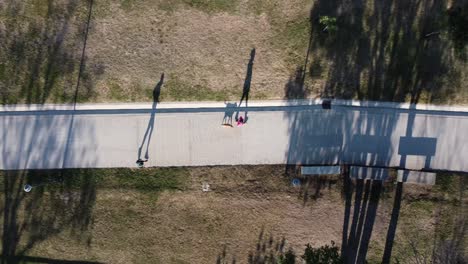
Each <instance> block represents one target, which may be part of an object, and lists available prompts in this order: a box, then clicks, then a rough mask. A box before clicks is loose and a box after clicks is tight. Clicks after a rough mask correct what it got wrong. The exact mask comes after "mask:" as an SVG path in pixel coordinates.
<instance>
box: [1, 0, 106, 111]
mask: <svg viewBox="0 0 468 264" xmlns="http://www.w3.org/2000/svg"><path fill="white" fill-rule="evenodd" d="M3 5H4V10H2V12H4V15H5V17H7V18H8V19H5V20H2V21H3V22H5V23H4V24H3V25H4V26H5V27H4V29H5V30H0V38H1V39H2V41H3V44H4V45H2V48H0V57H2V63H1V64H0V65H1V66H0V88H1V89H0V97H1V99H0V100H1V103H2V104H15V103H27V104H31V103H40V104H42V103H45V102H49V101H50V102H55V103H57V102H60V103H68V102H72V103H74V102H76V101H77V100H87V99H89V98H91V97H92V96H94V92H93V83H94V80H95V79H96V78H98V76H99V75H100V74H102V69H103V67H102V65H98V64H95V65H94V66H93V67H91V68H89V69H87V68H86V67H85V64H84V62H85V49H86V42H87V37H88V31H89V27H90V22H91V12H92V6H93V0H87V1H83V2H77V1H62V2H54V1H49V2H47V3H39V2H38V3H35V4H34V5H41V7H42V8H40V9H37V10H40V11H38V12H34V10H36V8H31V7H29V5H28V4H27V3H26V2H24V1H15V0H11V1H7V2H6V3H4V4H3ZM83 11H85V12H83ZM83 14H86V17H82V16H83ZM80 19H83V20H84V21H85V23H84V24H83V26H79V25H80V22H79V20H80ZM82 41H83V42H82ZM83 43H84V45H83ZM78 51H80V52H78ZM77 74H78V76H79V78H78V81H76V79H75V78H76V75H77ZM80 80H81V81H82V83H83V84H84V86H83V87H82V88H86V89H81V91H80V92H79V93H78V90H77V88H76V87H78V86H79V85H80V83H79V82H80Z"/></svg>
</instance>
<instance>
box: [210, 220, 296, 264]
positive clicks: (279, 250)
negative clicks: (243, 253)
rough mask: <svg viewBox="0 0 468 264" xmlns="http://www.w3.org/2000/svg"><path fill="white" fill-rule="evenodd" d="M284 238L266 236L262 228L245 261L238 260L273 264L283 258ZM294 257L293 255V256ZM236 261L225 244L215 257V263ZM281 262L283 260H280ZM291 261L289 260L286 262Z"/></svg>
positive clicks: (224, 263) (227, 263)
mask: <svg viewBox="0 0 468 264" xmlns="http://www.w3.org/2000/svg"><path fill="white" fill-rule="evenodd" d="M285 246H286V239H285V238H284V237H282V238H275V237H273V235H272V234H270V235H269V236H266V235H265V233H264V229H263V228H262V229H261V231H260V233H259V235H258V239H257V241H256V242H255V248H254V249H253V250H250V251H249V253H248V255H247V258H246V262H245V261H244V260H242V261H240V262H241V263H248V264H275V263H278V261H279V259H280V258H284V257H285V254H286V255H287V252H286V250H285ZM294 257H295V256H294ZM237 262H238V258H237V257H236V256H232V257H231V256H229V254H228V251H227V248H226V246H224V247H223V250H222V252H221V253H220V254H218V257H217V258H216V262H215V263H216V264H235V263H237ZM281 263H283V262H281ZM287 263H291V262H287Z"/></svg>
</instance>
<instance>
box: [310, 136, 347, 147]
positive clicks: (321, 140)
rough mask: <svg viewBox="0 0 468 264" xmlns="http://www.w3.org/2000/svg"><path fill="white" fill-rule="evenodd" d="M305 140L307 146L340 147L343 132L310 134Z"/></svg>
mask: <svg viewBox="0 0 468 264" xmlns="http://www.w3.org/2000/svg"><path fill="white" fill-rule="evenodd" d="M306 140H307V142H306V143H305V145H306V147H307V148H341V146H343V134H334V135H311V136H309V137H307V138H306Z"/></svg>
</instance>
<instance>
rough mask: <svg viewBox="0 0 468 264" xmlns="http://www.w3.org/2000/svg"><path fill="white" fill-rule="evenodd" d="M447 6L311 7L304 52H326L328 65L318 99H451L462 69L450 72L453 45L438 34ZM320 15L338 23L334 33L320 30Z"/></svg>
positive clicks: (339, 2) (338, 1)
mask: <svg viewBox="0 0 468 264" xmlns="http://www.w3.org/2000/svg"><path fill="white" fill-rule="evenodd" d="M446 6H447V3H446V1H444V0H436V1H417V2H414V1H413V2H412V1H375V2H373V3H370V2H366V1H361V0H358V1H351V2H348V1H343V0H332V1H326V0H323V1H322V0H320V1H317V2H315V3H314V6H313V8H312V10H311V13H310V22H311V41H312V43H311V44H309V47H310V49H311V52H313V53H317V52H320V51H325V53H326V55H325V56H326V57H327V59H328V60H329V61H330V63H331V65H330V67H329V68H328V77H327V80H326V83H325V86H324V87H323V90H322V92H321V96H322V97H335V96H336V97H339V98H345V99H346V98H355V97H357V98H358V99H363V100H365V99H367V100H369V99H370V100H385V101H405V100H408V97H414V98H419V97H420V95H422V94H424V95H425V97H424V98H425V99H426V100H427V101H428V102H440V101H444V100H445V101H447V100H450V99H451V96H452V95H453V94H454V93H455V92H456V91H457V89H461V88H462V85H458V86H459V87H458V88H454V84H455V83H457V80H458V79H459V77H460V76H459V74H458V73H457V71H460V70H463V69H460V68H459V67H458V68H454V67H452V68H450V65H454V64H453V62H454V60H455V59H456V58H455V57H453V55H452V48H453V47H454V46H456V43H454V41H452V40H450V39H448V38H447V37H445V35H444V34H439V33H441V32H445V31H448V30H449V24H448V23H446V21H447V20H448V19H449V18H448V16H449V15H450V14H452V13H453V12H452V13H450V12H449V11H448V10H446ZM453 10H460V9H457V8H453ZM454 12H455V11H454ZM322 16H330V17H335V18H336V19H337V20H336V21H337V22H336V23H337V28H338V29H337V31H336V32H335V33H330V32H324V31H323V30H322V29H323V25H321V24H320V17H322ZM452 20H453V19H452ZM457 21H459V20H457ZM458 24H461V23H458ZM452 28H457V27H454V26H452ZM452 31H453V30H452ZM462 31H463V30H462ZM457 32H458V31H457ZM304 44H305V43H304ZM308 53H309V51H308ZM307 57H308V56H306V61H307ZM313 63H314V62H312V64H311V65H310V66H308V67H311V69H310V70H309V73H310V74H311V76H310V77H311V78H313V77H314V76H312V72H313V71H312V66H313ZM301 67H302V66H301ZM304 70H306V69H304ZM449 83H450V84H449Z"/></svg>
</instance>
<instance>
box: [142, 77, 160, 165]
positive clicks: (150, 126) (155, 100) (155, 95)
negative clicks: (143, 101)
mask: <svg viewBox="0 0 468 264" xmlns="http://www.w3.org/2000/svg"><path fill="white" fill-rule="evenodd" d="M163 82H164V73H163V74H161V79H160V80H159V82H158V83H157V84H156V86H155V87H154V90H153V106H152V108H151V117H150V119H149V121H148V127H147V128H146V132H145V135H144V136H143V140H142V142H141V145H140V147H139V148H138V160H141V152H142V150H143V147H144V146H145V143H146V151H145V156H144V159H145V161H147V160H148V159H149V145H150V142H151V136H152V134H153V129H154V117H155V114H156V106H157V104H158V102H159V96H160V95H161V87H162V85H163Z"/></svg>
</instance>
